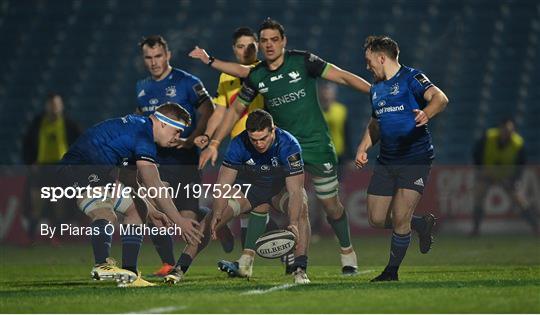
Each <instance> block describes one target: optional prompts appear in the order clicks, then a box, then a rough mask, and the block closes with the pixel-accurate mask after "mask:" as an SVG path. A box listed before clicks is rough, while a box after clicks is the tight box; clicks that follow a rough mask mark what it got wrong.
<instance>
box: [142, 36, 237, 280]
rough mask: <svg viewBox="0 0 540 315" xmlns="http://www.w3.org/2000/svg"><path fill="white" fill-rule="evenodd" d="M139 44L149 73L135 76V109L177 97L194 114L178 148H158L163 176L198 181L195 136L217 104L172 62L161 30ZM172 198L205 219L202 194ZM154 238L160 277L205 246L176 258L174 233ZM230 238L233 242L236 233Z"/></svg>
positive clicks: (185, 264) (188, 213) (149, 109)
mask: <svg viewBox="0 0 540 315" xmlns="http://www.w3.org/2000/svg"><path fill="white" fill-rule="evenodd" d="M139 47H140V49H141V52H142V56H143V59H144V65H145V67H146V69H147V70H148V72H149V74H150V76H149V77H147V78H145V79H143V80H140V81H139V82H137V87H136V89H137V102H138V104H139V106H138V107H137V112H139V113H142V114H143V115H146V116H148V115H150V114H152V113H153V112H154V110H155V108H156V105H157V104H162V103H164V102H175V103H178V104H180V105H181V106H182V107H183V108H184V109H186V110H187V111H188V113H189V114H190V115H191V117H193V121H192V125H191V126H189V127H187V128H186V129H185V130H184V131H183V133H182V136H183V138H182V139H180V140H179V142H178V143H177V145H176V148H175V147H169V148H159V149H158V152H157V155H158V163H159V165H160V167H161V168H162V171H161V173H162V177H163V180H164V181H166V182H168V183H169V184H170V185H171V187H174V188H175V189H177V188H178V185H179V184H181V185H183V187H185V186H186V185H190V186H191V187H193V185H200V183H201V175H200V172H199V171H198V169H197V164H198V159H199V150H198V149H197V147H194V146H193V140H194V139H195V137H196V136H198V135H201V134H202V133H203V132H204V130H205V129H206V123H207V121H208V119H209V118H210V116H211V115H212V113H213V110H214V106H213V104H212V101H211V99H210V96H209V95H208V92H207V91H206V89H205V88H204V85H203V84H202V82H201V81H200V80H199V79H198V78H197V77H195V76H193V75H191V74H189V73H187V72H185V71H183V70H180V69H178V68H173V67H172V66H171V65H170V63H169V62H170V59H171V52H170V50H169V48H168V44H167V42H166V41H165V39H164V38H163V37H162V36H159V35H152V36H148V37H145V38H143V39H142V41H141V42H140V43H139ZM174 203H175V205H176V207H177V208H178V209H179V210H180V212H181V213H182V215H183V216H185V217H188V218H191V219H194V220H198V221H201V220H203V218H204V217H205V216H206V214H207V213H206V212H205V211H204V210H205V208H199V200H198V199H197V198H188V197H187V194H179V195H178V196H177V197H176V198H174ZM225 229H227V230H228V228H225ZM229 234H230V231H229ZM224 235H225V234H224ZM152 242H153V243H154V246H155V248H156V250H157V252H158V254H159V256H160V258H161V260H162V267H161V268H160V269H159V270H157V271H156V272H155V273H154V275H156V276H159V277H163V276H165V275H166V274H167V273H169V272H170V271H171V270H172V269H173V268H174V266H175V265H180V266H182V269H183V270H184V272H187V270H188V268H189V266H190V265H191V263H192V261H193V259H194V258H195V256H196V255H197V254H198V253H199V252H200V250H202V249H203V248H204V247H203V246H201V247H190V246H188V247H186V248H185V249H184V251H183V253H182V254H181V256H180V258H179V259H178V261H176V262H175V259H174V251H173V249H174V248H173V239H172V237H171V236H170V235H153V236H152ZM229 242H234V239H232V236H231V237H230V240H229Z"/></svg>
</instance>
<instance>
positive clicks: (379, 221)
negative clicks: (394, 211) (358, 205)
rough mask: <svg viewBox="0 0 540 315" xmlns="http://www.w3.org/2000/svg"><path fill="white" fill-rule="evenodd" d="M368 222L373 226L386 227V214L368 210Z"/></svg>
mask: <svg viewBox="0 0 540 315" xmlns="http://www.w3.org/2000/svg"><path fill="white" fill-rule="evenodd" d="M368 222H369V225H370V226H371V227H374V228H384V226H385V222H386V215H384V216H383V215H380V214H377V213H372V212H368Z"/></svg>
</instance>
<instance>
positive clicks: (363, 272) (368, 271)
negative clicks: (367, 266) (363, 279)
mask: <svg viewBox="0 0 540 315" xmlns="http://www.w3.org/2000/svg"><path fill="white" fill-rule="evenodd" d="M373 271H375V270H362V271H358V274H359V275H365V274H366V273H371V272H373Z"/></svg>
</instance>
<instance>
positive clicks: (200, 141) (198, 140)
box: [193, 135, 208, 149]
mask: <svg viewBox="0 0 540 315" xmlns="http://www.w3.org/2000/svg"><path fill="white" fill-rule="evenodd" d="M193 143H195V145H196V146H197V147H199V148H200V149H204V148H205V147H206V146H207V145H208V136H207V135H200V136H197V137H195V140H193Z"/></svg>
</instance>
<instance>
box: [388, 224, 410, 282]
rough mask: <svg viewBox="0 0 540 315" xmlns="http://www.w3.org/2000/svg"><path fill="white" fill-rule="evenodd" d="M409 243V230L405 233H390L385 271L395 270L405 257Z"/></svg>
mask: <svg viewBox="0 0 540 315" xmlns="http://www.w3.org/2000/svg"><path fill="white" fill-rule="evenodd" d="M410 243H411V232H409V233H407V234H398V233H396V232H393V233H392V242H391V245H390V259H389V260H388V265H387V266H386V269H385V270H386V271H388V272H397V271H398V269H399V265H401V262H402V261H403V258H405V254H406V253H407V248H408V247H409V244H410Z"/></svg>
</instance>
